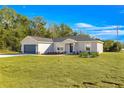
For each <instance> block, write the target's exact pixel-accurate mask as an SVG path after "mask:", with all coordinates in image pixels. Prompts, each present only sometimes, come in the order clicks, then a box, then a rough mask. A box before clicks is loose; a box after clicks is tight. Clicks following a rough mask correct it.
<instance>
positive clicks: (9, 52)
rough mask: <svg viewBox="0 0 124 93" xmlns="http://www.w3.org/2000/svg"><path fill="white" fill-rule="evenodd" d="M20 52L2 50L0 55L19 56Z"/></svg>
mask: <svg viewBox="0 0 124 93" xmlns="http://www.w3.org/2000/svg"><path fill="white" fill-rule="evenodd" d="M17 53H18V52H15V51H10V50H0V54H17Z"/></svg>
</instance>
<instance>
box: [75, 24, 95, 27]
mask: <svg viewBox="0 0 124 93" xmlns="http://www.w3.org/2000/svg"><path fill="white" fill-rule="evenodd" d="M75 26H76V27H77V28H92V27H95V26H93V25H91V24H87V23H76V24H75Z"/></svg>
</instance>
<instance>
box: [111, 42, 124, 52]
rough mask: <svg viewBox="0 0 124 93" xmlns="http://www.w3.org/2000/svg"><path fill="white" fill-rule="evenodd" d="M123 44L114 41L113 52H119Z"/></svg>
mask: <svg viewBox="0 0 124 93" xmlns="http://www.w3.org/2000/svg"><path fill="white" fill-rule="evenodd" d="M121 48H122V45H121V43H120V42H114V44H113V46H112V47H111V50H112V51H113V52H119V51H121Z"/></svg>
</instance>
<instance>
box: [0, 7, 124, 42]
mask: <svg viewBox="0 0 124 93" xmlns="http://www.w3.org/2000/svg"><path fill="white" fill-rule="evenodd" d="M1 7H3V6H0V8H1ZM8 7H11V8H13V9H14V10H16V12H17V13H20V14H23V15H25V16H28V17H29V18H32V17H34V16H43V17H44V19H45V20H46V21H47V22H48V24H51V23H57V24H60V23H65V24H67V25H69V26H70V27H71V28H72V29H74V30H75V31H77V32H79V31H81V32H82V33H86V34H90V35H91V36H95V37H98V38H101V39H113V40H115V39H117V36H116V26H117V25H118V26H119V36H118V40H120V41H122V42H124V6H110V5H109V6H107V5H103V6H100V5H99V6H94V5H92V6H91V5H89V6H88V5H82V6H81V5H80V6H79V5H77V6H75V5H74V6H64V5H63V6H59V5H58V6H53V5H51V6H50V5H48V6H46V5H39V6H38V5H32V6H31V5H17V6H8Z"/></svg>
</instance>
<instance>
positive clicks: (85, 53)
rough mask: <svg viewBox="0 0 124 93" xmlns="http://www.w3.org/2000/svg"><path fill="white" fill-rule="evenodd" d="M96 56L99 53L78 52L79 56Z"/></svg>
mask: <svg viewBox="0 0 124 93" xmlns="http://www.w3.org/2000/svg"><path fill="white" fill-rule="evenodd" d="M97 56H99V53H97V52H81V53H80V54H79V57H82V58H94V57H97Z"/></svg>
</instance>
